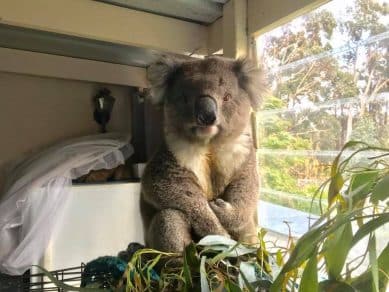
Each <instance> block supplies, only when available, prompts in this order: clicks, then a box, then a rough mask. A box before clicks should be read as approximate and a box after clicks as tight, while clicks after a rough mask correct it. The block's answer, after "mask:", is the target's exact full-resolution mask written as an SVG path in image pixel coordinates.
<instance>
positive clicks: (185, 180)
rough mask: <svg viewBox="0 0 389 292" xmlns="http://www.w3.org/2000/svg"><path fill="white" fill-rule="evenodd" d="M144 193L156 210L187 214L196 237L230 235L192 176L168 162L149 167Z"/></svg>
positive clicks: (145, 175) (144, 176) (144, 180)
mask: <svg viewBox="0 0 389 292" xmlns="http://www.w3.org/2000/svg"><path fill="white" fill-rule="evenodd" d="M142 189H143V190H142V196H143V199H144V200H145V201H146V202H147V203H149V204H150V205H152V206H153V207H154V208H156V209H157V210H163V209H176V210H180V211H182V212H183V213H184V214H186V216H187V217H188V219H189V221H190V223H191V224H192V227H193V229H194V231H195V232H196V234H197V235H199V236H205V235H209V234H219V235H225V236H227V235H228V233H227V231H226V230H225V229H224V227H223V226H222V224H221V223H220V221H219V219H218V218H217V216H216V215H215V213H214V212H213V210H212V209H211V207H210V206H209V204H208V201H207V199H206V198H205V197H204V196H203V192H202V190H201V188H200V186H198V184H197V183H196V182H195V181H194V177H193V174H192V173H191V172H189V171H187V170H186V169H184V168H181V167H179V166H178V165H176V164H175V163H173V162H171V161H169V159H165V160H164V161H162V160H159V161H154V162H151V163H150V164H149V165H148V167H147V168H146V171H145V173H144V175H143V178H142Z"/></svg>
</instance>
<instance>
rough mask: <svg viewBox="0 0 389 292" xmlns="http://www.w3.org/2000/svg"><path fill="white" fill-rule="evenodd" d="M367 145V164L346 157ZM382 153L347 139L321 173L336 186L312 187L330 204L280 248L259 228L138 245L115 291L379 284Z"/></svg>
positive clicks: (388, 171)
mask: <svg viewBox="0 0 389 292" xmlns="http://www.w3.org/2000/svg"><path fill="white" fill-rule="evenodd" d="M350 149H352V150H353V151H352V152H351V154H349V155H347V156H345V153H348V152H347V151H349V150H350ZM372 151H376V152H377V153H375V154H379V155H374V156H372V157H371V158H370V164H369V165H368V166H365V167H363V168H361V167H360V166H358V165H356V164H354V163H353V160H354V159H355V157H357V155H358V154H359V153H365V152H366V153H371V152H372ZM388 157H389V149H382V148H379V147H370V146H368V145H366V144H365V143H359V142H349V143H347V144H346V145H345V147H344V149H343V150H342V151H341V152H340V154H339V155H338V156H337V157H336V159H335V160H334V162H333V164H332V167H331V174H330V175H331V176H330V179H329V180H327V181H326V184H332V185H336V187H333V188H325V187H321V188H320V189H319V191H318V192H317V196H319V197H321V198H322V200H323V199H324V196H320V195H321V193H322V192H330V193H331V194H328V197H329V198H330V197H331V198H332V199H331V200H330V204H329V205H328V207H327V208H326V210H325V211H324V212H323V213H322V215H321V216H320V218H319V219H318V220H317V221H316V222H315V223H314V224H313V225H312V226H311V228H310V229H309V231H308V232H306V233H305V234H304V235H303V236H302V237H301V238H299V239H298V240H297V242H295V243H294V242H293V240H292V238H289V243H288V245H287V247H286V248H285V247H283V248H279V247H278V246H277V243H276V242H270V243H269V241H266V240H265V237H266V231H264V230H260V231H259V233H258V243H257V244H255V245H246V244H241V243H238V242H236V241H234V240H231V239H229V238H226V237H222V236H218V235H210V236H207V237H205V238H203V239H201V240H200V241H199V242H198V243H197V244H195V243H192V244H190V245H188V246H187V247H186V249H185V251H184V253H183V255H181V254H174V253H165V252H160V251H156V250H152V249H141V250H138V251H137V252H136V253H135V254H134V256H133V257H132V259H131V260H130V262H129V263H128V267H127V270H126V272H125V275H126V278H127V282H126V286H125V287H123V286H122V287H119V288H117V289H116V290H115V291H131V292H141V291H142V292H143V291H204V292H207V291H233V292H235V291H259V290H258V289H262V290H260V291H270V292H279V291H285V292H291V291H297V290H298V291H300V292H301V291H303V292H304V291H323V292H329V291H339V292H340V291H342V292H343V291H351V292H357V291H377V292H378V291H386V288H387V286H388V277H387V274H386V272H387V271H388V270H389V266H388V264H389V261H388V258H389V244H387V246H386V247H385V248H384V249H383V250H382V251H379V250H377V245H376V239H375V234H376V233H378V232H379V230H380V228H381V227H382V226H384V225H385V224H387V223H388V222H389V212H388V205H387V202H388V199H389V188H388V178H389V165H388V163H387V158H388ZM340 177H341V178H342V179H341V183H339V182H337V181H338V180H339V178H340ZM364 238H365V239H368V244H367V249H366V254H368V257H367V258H368V259H369V265H368V266H365V268H364V270H362V271H359V272H358V273H355V270H356V269H357V268H358V266H360V264H355V260H356V259H358V258H360V256H357V258H356V259H355V258H353V257H354V256H353V254H352V253H351V252H350V251H351V250H352V248H353V247H354V246H355V245H356V244H358V243H359V242H360V241H361V240H362V239H364ZM270 244H271V245H270ZM362 256H363V255H362ZM43 272H44V273H45V274H46V275H47V276H48V277H49V278H50V280H51V281H52V282H53V283H54V284H56V285H57V286H58V287H60V288H63V289H67V290H73V291H101V290H94V289H84V288H74V289H72V287H71V286H68V285H65V284H63V283H61V282H60V281H58V280H56V278H55V277H52V276H51V275H50V273H49V272H47V271H45V270H43ZM319 275H320V276H319Z"/></svg>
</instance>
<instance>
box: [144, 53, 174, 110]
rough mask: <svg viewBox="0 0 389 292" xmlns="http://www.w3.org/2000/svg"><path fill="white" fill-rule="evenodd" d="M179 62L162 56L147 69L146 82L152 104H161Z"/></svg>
mask: <svg viewBox="0 0 389 292" xmlns="http://www.w3.org/2000/svg"><path fill="white" fill-rule="evenodd" d="M180 64H181V62H180V61H178V60H175V59H174V58H172V57H169V56H162V57H160V58H159V60H158V61H156V62H154V63H152V64H150V65H149V67H148V68H147V80H148V81H149V84H150V100H151V102H152V103H153V104H156V105H159V104H162V103H163V100H164V96H165V93H166V89H167V87H168V85H169V82H170V80H171V78H172V76H173V75H174V73H175V72H176V71H177V69H178V68H179V66H180Z"/></svg>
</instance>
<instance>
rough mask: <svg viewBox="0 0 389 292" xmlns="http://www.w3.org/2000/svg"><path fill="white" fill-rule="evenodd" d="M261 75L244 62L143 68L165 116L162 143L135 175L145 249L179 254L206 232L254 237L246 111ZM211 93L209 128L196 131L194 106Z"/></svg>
mask: <svg viewBox="0 0 389 292" xmlns="http://www.w3.org/2000/svg"><path fill="white" fill-rule="evenodd" d="M262 75H263V74H262V70H261V69H258V68H257V67H256V66H254V65H252V64H251V63H250V62H248V61H246V60H237V61H234V60H228V59H222V58H216V57H211V58H206V59H204V60H195V61H192V60H191V61H176V60H173V59H169V58H163V59H161V60H160V61H158V62H156V63H155V64H153V65H151V66H150V67H149V68H148V79H149V81H150V84H151V95H152V99H153V101H154V103H156V104H159V105H161V106H162V107H163V111H164V136H165V139H164V143H163V145H162V146H161V147H160V149H159V151H157V153H156V154H155V155H154V157H153V158H152V159H151V161H150V162H149V163H148V165H147V167H146V170H145V173H144V175H143V178H142V199H141V210H142V216H143V220H144V227H145V233H146V238H145V240H146V244H147V245H148V246H149V247H152V248H155V249H159V250H164V251H170V252H180V251H182V250H183V248H184V246H185V245H187V244H189V243H190V242H191V240H196V239H199V238H201V237H203V236H205V235H209V234H220V235H225V236H230V237H232V238H233V239H236V240H240V241H249V242H252V241H253V238H256V223H257V222H256V221H257V220H256V218H257V213H256V210H257V199H258V198H257V194H258V189H259V181H258V175H257V170H256V165H257V164H256V159H255V151H254V147H253V142H252V138H251V130H250V113H251V108H252V107H253V108H256V107H257V106H258V105H259V103H260V97H261V94H263V93H264V90H265V87H264V81H263V76H262ZM204 95H206V96H211V97H212V98H213V99H214V100H216V104H217V108H218V111H217V122H216V125H215V126H210V127H207V128H204V127H199V126H198V125H197V124H196V119H195V117H194V112H193V111H194V109H193V108H194V106H193V105H194V103H195V101H196V99H197V98H199V97H200V96H204Z"/></svg>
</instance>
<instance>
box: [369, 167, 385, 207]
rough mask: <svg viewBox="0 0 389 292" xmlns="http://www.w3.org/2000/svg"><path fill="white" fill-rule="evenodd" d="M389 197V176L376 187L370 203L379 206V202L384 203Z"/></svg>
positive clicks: (383, 178)
mask: <svg viewBox="0 0 389 292" xmlns="http://www.w3.org/2000/svg"><path fill="white" fill-rule="evenodd" d="M388 197H389V174H386V175H385V176H384V177H382V178H381V180H379V181H378V182H377V184H376V185H375V186H374V188H373V191H372V194H371V197H370V201H371V202H372V203H373V204H378V201H384V200H386V199H387V198H388Z"/></svg>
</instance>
